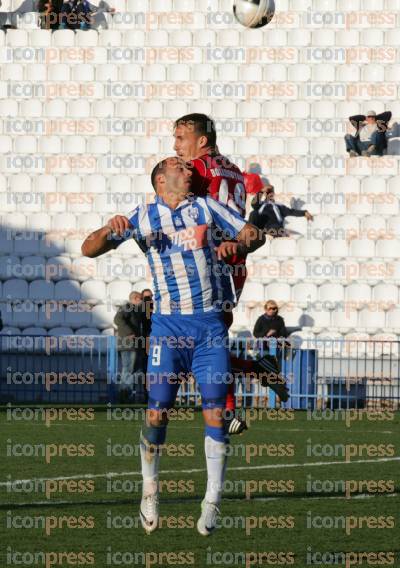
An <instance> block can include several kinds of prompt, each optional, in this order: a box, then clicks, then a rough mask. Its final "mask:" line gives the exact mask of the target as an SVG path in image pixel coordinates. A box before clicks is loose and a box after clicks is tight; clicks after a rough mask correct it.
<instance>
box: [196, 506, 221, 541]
mask: <svg viewBox="0 0 400 568" xmlns="http://www.w3.org/2000/svg"><path fill="white" fill-rule="evenodd" d="M218 515H219V509H218V507H217V505H215V503H209V502H208V501H206V500H205V499H203V502H202V504H201V516H200V519H199V520H198V521H197V530H198V531H199V533H200V534H201V535H203V536H209V535H210V534H211V533H212V532H213V530H214V529H215V526H216V524H217V518H218Z"/></svg>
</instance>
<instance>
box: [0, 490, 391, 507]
mask: <svg viewBox="0 0 400 568" xmlns="http://www.w3.org/2000/svg"><path fill="white" fill-rule="evenodd" d="M399 496H400V494H399V493H388V494H380V495H372V494H370V493H359V494H358V495H353V496H352V497H346V496H345V495H326V496H322V495H321V496H320V497H313V496H312V495H310V497H290V499H291V500H293V499H295V500H296V501H323V500H325V499H333V500H336V499H337V500H341V501H351V500H354V499H373V498H376V497H399ZM200 499H201V498H200V497H199V498H198V499H196V498H192V499H191V501H196V500H198V501H200ZM282 499H287V497H284V496H280V497H252V498H251V499H244V498H243V497H237V498H235V499H227V501H228V502H229V503H231V502H232V501H240V502H243V501H245V502H249V501H252V502H253V501H259V502H266V501H280V500H282ZM121 501H122V502H123V501H124V499H121ZM121 501H118V500H116V499H110V500H109V501H108V500H107V499H96V500H95V501H93V502H92V503H89V502H88V501H85V503H84V505H90V504H93V505H121ZM182 501H184V500H183V499H182ZM133 502H134V499H133V500H132V503H133ZM38 505H40V506H42V505H43V506H45V507H46V506H47V507H52V506H54V505H80V502H79V501H62V500H59V501H50V500H49V501H30V502H26V503H18V502H16V503H4V504H3V509H4V508H5V507H10V509H12V508H18V509H20V508H22V507H32V506H34V507H37V506H38Z"/></svg>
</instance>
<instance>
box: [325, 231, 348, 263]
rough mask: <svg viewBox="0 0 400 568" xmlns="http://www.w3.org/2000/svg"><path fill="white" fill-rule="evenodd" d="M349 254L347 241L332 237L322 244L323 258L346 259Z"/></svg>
mask: <svg viewBox="0 0 400 568" xmlns="http://www.w3.org/2000/svg"><path fill="white" fill-rule="evenodd" d="M348 253H349V247H348V244H347V240H345V239H338V238H336V237H332V238H330V239H327V240H326V241H325V242H324V256H326V257H328V258H331V259H332V260H333V259H335V258H336V259H337V258H346V257H347V256H348Z"/></svg>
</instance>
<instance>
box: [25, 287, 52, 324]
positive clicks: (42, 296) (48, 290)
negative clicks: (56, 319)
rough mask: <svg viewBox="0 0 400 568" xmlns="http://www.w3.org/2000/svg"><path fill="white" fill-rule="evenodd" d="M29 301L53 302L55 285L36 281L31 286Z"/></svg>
mask: <svg viewBox="0 0 400 568" xmlns="http://www.w3.org/2000/svg"><path fill="white" fill-rule="evenodd" d="M29 299H30V300H35V301H37V300H53V299H54V283H53V282H49V281H47V280H34V281H33V282H31V283H30V284H29ZM18 325H19V324H18Z"/></svg>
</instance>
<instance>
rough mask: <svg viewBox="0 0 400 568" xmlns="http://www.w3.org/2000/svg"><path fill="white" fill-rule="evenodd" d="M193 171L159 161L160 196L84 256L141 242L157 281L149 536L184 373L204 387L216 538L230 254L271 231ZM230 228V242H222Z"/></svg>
mask: <svg viewBox="0 0 400 568" xmlns="http://www.w3.org/2000/svg"><path fill="white" fill-rule="evenodd" d="M191 175H192V172H191V170H190V169H188V168H187V167H186V165H185V162H183V161H182V160H181V159H180V158H177V157H173V158H167V159H165V160H163V161H162V162H160V163H159V164H157V165H156V167H155V168H154V170H153V172H152V184H153V187H154V189H155V191H156V199H155V202H154V203H152V204H149V205H139V206H138V207H137V208H136V209H134V211H133V212H131V213H129V214H128V216H123V215H116V216H115V217H113V218H112V219H111V220H110V221H109V222H108V224H107V225H106V226H104V227H102V228H101V229H98V230H97V231H94V232H93V233H92V234H91V235H89V236H88V237H87V239H86V240H85V241H84V243H83V245H82V254H83V255H85V256H89V257H96V256H99V255H101V254H104V253H105V252H107V251H109V250H112V249H115V248H116V247H117V246H118V245H119V244H121V242H123V241H124V240H126V239H128V238H132V237H133V238H134V239H135V240H136V242H137V243H138V245H139V246H140V248H141V249H142V250H143V252H145V254H146V257H147V260H148V263H149V266H150V270H151V273H152V277H153V288H154V292H155V293H154V314H153V317H152V326H151V335H150V352H149V362H148V368H147V384H148V389H149V401H148V409H147V411H146V421H145V424H144V426H143V428H142V432H141V436H140V453H141V462H142V475H143V494H142V500H141V505H140V518H141V522H142V525H143V527H144V529H145V530H146V532H148V533H151V532H153V531H154V530H155V529H156V528H157V524H158V516H159V515H158V471H159V461H160V451H161V446H163V444H164V442H165V438H166V430H167V423H168V411H169V410H170V409H171V408H172V407H173V405H174V402H175V399H176V395H177V392H178V389H179V386H180V378H181V377H182V375H185V374H186V373H188V372H192V373H193V375H194V377H195V379H196V381H197V383H198V385H199V388H200V393H201V398H202V406H203V416H204V421H205V454H206V462H207V474H208V477H207V490H206V494H205V497H204V500H203V503H202V512H201V515H200V518H199V520H198V523H197V529H198V531H199V532H200V534H202V535H204V536H208V535H209V534H211V532H212V531H213V530H214V528H215V526H216V520H217V516H218V513H219V509H218V506H219V502H220V499H221V493H222V487H223V481H224V474H225V468H226V454H227V452H226V445H227V442H228V439H227V436H226V424H225V422H224V417H223V411H224V409H225V403H226V394H227V388H228V383H229V382H231V381H232V379H233V377H232V373H231V365H230V357H229V345H228V332H227V327H226V325H225V323H224V319H223V315H222V314H223V311H224V305H225V302H226V301H229V302H234V290H233V287H232V286H231V289H230V293H229V283H231V276H230V273H229V271H228V272H227V271H226V265H225V263H224V259H225V258H227V257H229V256H232V255H233V254H239V253H241V254H245V253H247V252H252V251H253V250H256V249H257V248H258V247H260V246H262V244H263V243H264V242H265V236H264V235H263V233H262V231H260V230H259V229H257V228H256V227H254V226H253V225H249V224H248V223H246V222H245V221H244V220H243V219H242V217H241V216H240V215H239V214H238V213H236V212H235V211H233V210H232V209H229V208H228V207H226V206H225V205H222V204H221V203H219V202H218V201H216V200H215V199H212V198H211V197H209V196H205V197H196V196H193V194H191V193H190V185H191ZM221 232H223V233H224V234H225V235H226V236H227V238H228V240H227V241H222V240H221V237H220V235H221Z"/></svg>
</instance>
